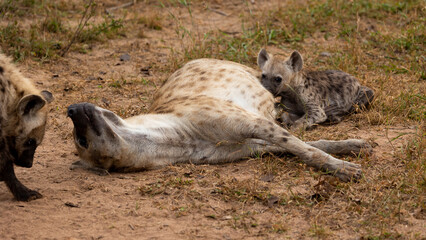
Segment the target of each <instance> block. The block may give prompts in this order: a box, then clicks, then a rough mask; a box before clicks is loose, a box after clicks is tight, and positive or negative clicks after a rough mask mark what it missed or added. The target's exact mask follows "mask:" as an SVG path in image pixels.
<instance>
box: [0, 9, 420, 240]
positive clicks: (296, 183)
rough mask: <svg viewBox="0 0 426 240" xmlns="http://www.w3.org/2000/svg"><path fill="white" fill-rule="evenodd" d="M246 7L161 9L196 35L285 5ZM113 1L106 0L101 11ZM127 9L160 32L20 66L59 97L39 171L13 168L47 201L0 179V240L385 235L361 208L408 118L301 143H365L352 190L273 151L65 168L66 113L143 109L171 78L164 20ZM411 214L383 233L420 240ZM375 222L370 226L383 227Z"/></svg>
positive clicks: (350, 122) (339, 129)
mask: <svg viewBox="0 0 426 240" xmlns="http://www.w3.org/2000/svg"><path fill="white" fill-rule="evenodd" d="M253 2H255V3H254V4H253V3H251V2H248V3H244V4H243V3H240V2H239V3H235V1H234V2H226V1H214V2H213V3H212V4H211V5H210V7H209V8H206V7H204V8H203V7H194V8H193V9H192V10H193V11H192V13H191V14H192V16H193V17H192V18H190V16H189V14H188V12H187V10H186V9H185V8H179V7H170V9H169V10H168V11H170V12H172V13H173V14H175V15H176V16H179V19H180V21H183V22H185V21H188V22H189V21H195V23H196V24H192V25H191V24H189V25H188V27H191V26H192V27H194V26H197V28H198V29H197V32H199V33H204V32H207V31H210V30H218V29H220V30H221V31H226V32H236V33H239V32H241V31H242V30H241V28H242V23H241V18H240V14H241V12H244V13H247V12H249V11H267V10H268V9H273V8H276V7H277V6H278V5H280V4H284V3H281V2H280V1H253ZM121 3H122V2H121ZM108 4H109V5H108ZM119 4H120V2H115V1H110V2H107V3H106V4H105V6H114V5H119ZM125 11H128V13H127V15H126V18H131V17H132V16H134V15H135V14H140V15H146V16H148V15H150V14H151V15H152V14H158V15H160V16H163V19H164V20H163V27H162V30H161V31H158V30H152V29H146V28H145V29H143V35H144V37H143V38H141V37H140V33H137V31H140V29H134V31H135V32H134V33H129V34H127V36H126V37H121V38H115V39H111V40H108V41H107V42H105V43H100V44H93V45H89V46H87V48H88V49H90V51H88V53H79V52H76V51H71V52H69V53H68V54H67V56H66V57H64V58H60V59H57V60H52V61H51V62H47V63H43V64H41V63H39V62H36V61H25V62H23V63H20V64H19V67H20V69H22V71H23V73H24V74H25V76H27V77H29V78H31V79H32V80H33V81H34V82H35V83H36V85H37V86H38V87H39V88H41V89H48V90H50V91H51V92H52V93H53V94H54V97H55V101H54V102H53V103H52V104H51V105H50V106H49V108H50V115H49V120H48V126H47V130H46V136H45V139H44V142H43V144H42V145H41V146H40V147H39V148H38V149H37V152H36V155H35V162H34V166H33V167H32V168H30V169H23V168H16V174H17V176H18V178H19V179H20V180H21V182H23V183H24V184H25V185H26V186H27V187H29V188H31V189H35V190H37V191H39V192H40V193H41V194H43V198H42V199H38V200H35V201H31V202H17V201H15V200H14V199H13V196H12V194H11V193H10V192H9V191H8V189H7V188H6V186H5V185H4V184H0V239H310V238H330V239H367V238H368V236H370V235H377V234H378V235H380V231H381V230H380V229H382V228H381V227H380V226H376V225H375V226H374V227H373V226H368V221H367V220H365V221H364V222H361V221H360V219H361V218H363V217H364V216H365V214H364V213H362V211H365V210H362V206H363V204H364V203H365V204H370V203H371V202H369V201H373V202H374V199H375V198H374V197H372V196H375V194H381V193H380V189H377V188H376V189H375V188H374V187H371V188H369V187H368V186H369V185H368V184H369V182H375V181H378V182H379V181H381V179H382V178H381V174H383V173H385V169H388V168H393V167H398V166H399V164H401V163H398V162H396V158H395V154H398V151H401V148H402V147H403V146H405V145H407V142H408V141H409V140H410V139H411V138H410V137H411V136H412V134H415V133H416V132H417V131H418V128H419V127H420V126H417V125H415V124H413V123H412V122H407V123H405V124H404V123H398V124H395V125H393V126H384V125H364V124H359V122H357V121H358V119H359V118H362V116H357V117H352V118H348V119H346V120H345V121H343V122H342V123H339V124H337V125H335V126H320V127H318V128H317V129H315V130H313V132H312V133H309V134H305V135H304V136H303V138H304V139H305V140H311V139H312V140H313V139H319V138H332V139H346V138H363V139H367V140H369V141H370V142H371V143H372V144H375V145H376V147H375V148H374V153H373V155H371V156H361V157H348V158H347V159H348V160H350V161H355V162H357V163H360V164H361V165H362V166H363V169H364V175H365V177H364V179H363V180H362V183H361V184H362V185H359V186H357V183H349V184H342V183H337V184H335V185H333V184H332V183H333V181H336V180H333V179H331V178H330V179H329V178H327V177H321V176H319V174H318V173H316V172H314V171H312V170H310V169H307V168H305V166H303V165H302V164H300V162H298V160H297V158H291V157H282V158H278V157H274V156H264V157H262V158H253V159H248V160H242V161H240V162H235V163H229V164H223V165H214V166H208V165H201V166H195V165H190V164H184V165H179V166H169V167H166V168H163V169H159V170H154V171H147V172H138V173H127V174H122V173H111V174H110V175H107V176H98V175H96V174H94V173H92V172H89V171H85V170H81V169H78V170H69V166H70V165H71V163H72V162H74V161H77V160H78V159H79V158H78V156H77V154H76V150H75V147H74V143H73V139H72V128H73V126H72V122H71V120H70V119H69V118H67V117H66V107H67V106H68V105H70V104H72V103H77V102H84V101H87V102H92V103H95V104H97V105H99V106H101V107H104V108H108V109H110V110H112V111H114V112H116V113H118V114H119V115H121V116H123V117H127V116H132V115H134V114H140V113H143V112H145V111H146V110H147V109H148V107H149V106H150V101H151V100H152V95H153V93H154V92H155V90H156V89H157V88H158V87H159V86H161V83H162V82H163V81H164V80H165V79H166V78H167V76H169V75H170V74H171V72H170V70H169V71H168V70H167V68H166V67H164V66H166V65H167V66H169V64H170V59H171V58H172V55H171V49H175V50H176V52H178V51H177V50H178V49H179V48H180V46H181V44H182V43H181V40H180V39H179V38H178V37H177V36H176V33H175V32H174V31H175V29H176V27H175V25H174V23H173V21H172V20H169V18H168V17H167V16H168V15H170V14H169V13H167V12H164V9H162V8H159V7H157V5H155V4H154V3H151V2H139V3H138V4H136V5H134V6H131V7H129V8H128V9H125ZM117 12H120V10H118V11H117ZM307 44H309V43H307ZM272 49H274V48H272ZM274 50H277V49H274ZM278 50H279V49H278ZM123 54H129V55H130V60H129V61H120V56H122V55H123ZM252 66H254V63H253V65H252ZM165 69H166V70H165ZM398 136H400V137H398ZM394 138H396V139H395V140H393V139H394ZM391 140H392V141H391ZM324 179H326V180H327V181H326V182H327V183H326V184H323V183H324ZM386 184H390V185H392V183H386ZM336 185H337V187H336ZM360 186H366V187H365V189H363V190H362V189H361V187H360ZM329 188H331V189H332V190H330V191H329V190H327V189H329ZM367 188H368V189H367ZM324 189H325V190H324ZM321 191H326V192H328V194H329V198H327V199H328V200H324V201H320V202H319V203H318V202H316V201H314V199H315V198H316V197H317V196H318V193H319V192H321ZM364 194H365V195H364ZM367 195H368V196H367ZM360 202H361V203H360ZM358 203H359V204H358ZM423 207H424V206H423ZM360 209H361V210H360ZM366 209H372V208H366ZM412 209H414V210H413V211H411V212H410V211H408V210H407V211H406V212H401V213H400V216H401V217H400V218H402V220H401V221H399V222H394V223H393V224H391V225H390V227H389V226H388V225H387V226H388V228H389V229H390V230H387V231H391V232H397V233H398V234H399V235H398V236H399V237H398V238H403V239H416V238H417V239H425V238H426V231H425V229H426V228H425V223H426V220H425V219H426V218H425V211H424V208H421V207H414V208H412ZM369 214H372V215H374V213H369ZM377 214H378V216H379V215H380V213H379V212H378V213H377ZM379 218H380V216H379ZM374 219H375V221H374V223H375V224H376V223H380V221H381V220H377V219H376V218H374ZM383 221H385V220H383ZM382 236H387V235H382ZM392 236H394V235H392ZM384 238H386V237H384ZM377 239H379V238H377Z"/></svg>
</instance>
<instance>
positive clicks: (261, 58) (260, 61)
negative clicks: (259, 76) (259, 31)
mask: <svg viewBox="0 0 426 240" xmlns="http://www.w3.org/2000/svg"><path fill="white" fill-rule="evenodd" d="M269 59H270V57H269V54H268V53H267V52H266V50H265V49H264V48H262V50H260V52H259V54H258V55H257V65H258V66H259V67H260V69H263V66H265V63H266V62H267V61H268V60H269Z"/></svg>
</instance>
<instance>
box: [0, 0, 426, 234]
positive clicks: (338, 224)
mask: <svg viewBox="0 0 426 240" xmlns="http://www.w3.org/2000/svg"><path fill="white" fill-rule="evenodd" d="M42 2H43V4H41V5H39V4H36V3H38V1H25V0H20V1H6V2H4V3H2V5H0V16H2V18H3V20H4V19H6V20H7V21H8V22H9V23H8V24H6V25H4V24H3V25H0V45H1V46H2V49H3V51H4V52H6V53H7V54H9V55H12V56H14V57H15V59H16V60H23V59H25V58H27V59H35V60H37V59H42V60H49V59H52V58H58V57H57V55H56V54H57V52H58V51H59V50H60V49H61V46H63V44H64V43H65V42H67V40H69V38H70V36H71V32H72V31H71V30H72V29H74V27H75V21H77V20H78V19H79V17H81V12H82V11H83V10H84V9H83V8H81V7H76V6H81V5H78V4H76V5H73V4H66V3H64V2H58V3H56V1H42ZM256 4H259V5H260V4H266V2H262V1H256ZM222 5H223V6H225V7H224V9H225V10H223V9H221V10H223V11H222V12H225V13H226V12H227V14H230V12H231V9H234V15H235V14H236V13H235V12H237V13H238V14H239V15H238V19H240V20H241V23H242V24H241V25H240V26H239V27H238V29H237V30H236V31H235V32H233V31H224V29H222V26H218V27H217V28H215V27H209V26H207V27H206V25H203V23H205V21H206V20H205V19H204V20H205V21H201V20H200V18H197V16H200V15H201V16H202V15H203V14H207V13H210V14H216V13H215V12H213V13H211V11H209V9H213V8H215V7H217V6H219V7H220V6H222ZM138 8H150V11H149V14H148V15H143V16H141V15H140V14H139V12H138V11H137V9H138ZM23 9H31V11H22V10H23ZM235 9H237V10H235ZM265 9H266V10H264V11H259V10H258V9H257V5H252V4H251V3H250V1H247V2H246V1H243V4H242V3H241V1H238V2H237V1H231V2H227V3H225V2H224V1H207V2H205V1H192V2H189V1H172V0H168V1H141V3H138V4H137V5H136V6H135V8H134V9H132V8H129V9H122V10H120V11H117V12H116V13H115V15H116V18H112V17H110V16H104V15H103V13H102V12H101V11H100V10H98V11H97V12H96V14H95V16H94V20H93V22H91V23H90V25H89V26H88V27H87V28H85V29H86V32H84V34H82V36H81V39H80V41H79V43H78V44H77V45H76V47H75V48H73V49H72V51H74V52H80V53H82V54H85V53H90V52H91V51H92V47H91V46H102V47H105V46H106V47H114V48H115V47H116V46H115V45H114V43H111V40H110V42H108V39H115V38H120V36H123V35H125V36H126V37H127V38H129V39H132V38H144V39H148V40H152V39H153V36H155V37H156V39H155V40H157V41H159V42H160V43H159V44H158V45H154V44H153V46H159V45H161V46H162V47H158V48H157V49H154V50H153V49H151V48H149V50H147V51H145V52H143V53H141V52H138V51H139V49H138V47H139V46H137V47H134V46H131V47H128V46H127V48H125V47H122V46H120V47H122V48H125V49H126V50H129V51H130V52H132V51H133V52H134V53H135V54H132V57H133V56H134V55H136V53H138V54H139V55H143V54H147V55H148V54H153V53H152V52H155V51H159V52H160V51H163V52H164V51H166V52H167V53H168V55H167V57H165V61H164V62H160V61H156V62H155V61H154V59H155V60H157V59H158V58H161V55H158V56H157V55H155V56H154V57H152V58H149V60H152V62H151V63H149V66H147V63H146V62H144V63H143V64H145V65H137V68H138V69H137V70H136V71H140V69H141V68H142V69H145V70H144V71H148V70H146V69H149V71H150V72H152V73H153V74H145V75H144V74H141V73H137V74H136V73H135V74H133V75H132V74H130V75H129V74H127V75H124V74H123V75H122V74H121V73H120V72H119V71H118V72H115V73H111V74H110V73H108V74H106V75H99V76H100V77H101V79H97V78H96V77H97V76H92V75H91V73H90V72H89V71H88V70H87V71H86V72H85V71H83V70H80V69H79V70H78V71H79V72H78V75H79V76H80V78H81V79H83V80H79V81H70V82H66V83H65V84H63V85H61V84H57V85H54V90H55V91H56V92H58V93H61V94H63V91H66V93H67V94H66V95H65V94H63V96H64V99H63V100H59V101H60V103H59V104H58V105H59V107H58V108H59V109H60V110H63V109H64V108H65V107H66V105H67V104H69V103H71V102H70V101H77V100H78V101H91V102H94V103H97V104H98V105H100V106H102V107H106V108H109V109H111V110H113V111H115V112H117V113H118V114H119V115H121V116H122V117H128V116H132V115H135V114H140V113H143V112H145V111H146V108H147V106H149V104H150V101H151V100H152V95H153V92H154V91H155V89H156V88H157V86H159V85H161V83H162V82H163V81H164V80H165V79H166V77H167V76H168V75H170V74H171V73H172V72H173V71H174V70H176V69H177V68H178V67H180V66H181V65H182V64H184V63H185V62H187V61H188V60H191V59H196V58H201V57H213V58H220V59H228V60H232V61H237V62H241V63H244V64H247V65H250V66H253V67H255V63H256V55H257V52H258V51H259V49H260V48H261V47H267V48H268V49H270V51H271V52H275V53H277V54H289V53H290V52H291V51H292V50H294V49H297V50H299V51H300V52H301V53H302V54H303V56H304V59H305V62H306V66H307V67H309V68H313V69H330V68H332V69H340V70H343V71H346V72H349V73H351V74H353V75H354V76H356V77H358V78H359V79H360V81H361V82H362V83H363V84H365V85H367V86H369V87H371V88H373V89H374V90H375V92H376V99H375V101H374V103H373V105H372V107H371V109H369V110H363V111H361V113H358V114H355V115H352V116H350V117H348V118H347V119H346V120H345V121H344V123H342V124H339V125H337V126H329V127H325V126H320V127H318V128H317V129H315V130H313V131H311V132H303V133H300V135H299V136H300V137H301V138H302V139H304V140H314V139H319V138H329V139H344V138H348V137H354V136H357V137H358V136H366V135H367V136H370V137H371V135H368V133H369V132H370V131H372V132H375V133H378V134H383V131H382V130H381V129H387V130H386V131H384V135H383V136H377V137H376V136H373V137H371V139H369V140H370V141H371V142H376V141H377V142H378V144H379V146H378V148H380V146H381V144H387V145H389V146H390V147H389V148H386V149H380V150H376V151H379V152H380V154H378V155H376V156H358V157H348V158H347V159H348V160H350V161H354V162H357V163H361V164H362V165H363V167H364V169H365V175H364V177H363V178H362V179H361V180H360V182H358V183H340V182H338V181H337V180H336V179H335V178H333V177H329V176H324V175H322V174H320V173H317V172H313V171H312V170H311V169H307V168H306V167H305V166H303V165H301V164H299V163H298V162H297V159H293V158H291V157H288V156H282V157H281V158H280V157H275V156H270V155H267V154H265V155H264V156H258V157H257V158H254V159H251V160H249V161H248V162H247V161H246V162H242V163H238V164H228V165H223V166H193V165H182V166H174V167H169V168H167V169H166V170H165V171H164V172H163V173H161V174H162V175H161V176H160V177H159V178H158V179H161V180H155V181H152V182H145V183H142V184H141V185H140V187H139V189H138V191H139V193H140V195H141V198H142V199H148V200H141V201H151V202H152V204H153V205H154V206H155V207H156V208H158V209H161V210H164V211H166V212H168V213H171V214H172V217H173V218H182V217H185V216H190V215H193V216H198V217H200V216H201V218H206V219H208V220H209V221H210V223H211V225H212V226H215V227H216V228H224V229H227V228H231V229H233V230H235V231H237V232H238V231H240V232H243V233H245V234H246V236H252V237H259V238H274V237H275V238H281V237H282V238H285V237H286V236H287V237H289V238H319V239H329V238H345V239H347V238H352V237H355V236H356V237H359V238H360V239H419V238H421V237H425V232H424V231H425V230H424V229H425V228H424V226H425V221H426V214H425V213H426V205H425V194H426V172H425V168H426V156H425V145H426V137H425V136H426V135H425V129H426V128H425V117H426V109H425V100H426V95H425V92H426V89H425V87H426V85H425V79H426V73H425V69H426V67H425V56H426V54H425V49H426V46H425V41H426V37H425V25H424V22H425V20H426V19H425V17H426V15H425V11H426V8H425V5H424V2H423V1H415V0H413V1H403V2H401V1H394V0H386V1H378V0H377V1H366V0H356V1H344V0H338V1H326V0H315V1H302V2H300V1H296V0H289V1H286V5H285V6H282V7H280V8H276V7H271V8H265ZM48 13H49V14H48ZM32 17H36V19H37V21H35V23H32V24H28V21H27V20H26V19H29V18H32ZM22 19H23V20H22ZM67 19H72V21H74V24H71V23H70V22H68V20H67ZM3 23H4V21H3ZM28 26H30V27H28ZM170 39H172V40H173V41H170ZM148 40H147V42H149V41H148ZM102 44H104V45H102ZM149 44H150V43H149ZM150 51H151V52H150ZM322 52H328V53H330V55H331V56H329V57H324V56H321V55H320V53H322ZM114 54H115V55H114ZM114 54H112V55H114V57H117V55H118V54H117V53H114ZM58 59H59V60H60V61H62V63H67V59H66V58H65V59H60V58H58ZM143 60H145V55H144V58H143ZM147 61H148V60H147ZM109 64H113V63H109ZM88 77H95V80H90V81H88V80H87V78H88ZM65 89H66V90H65ZM88 89H89V90H88ZM85 93H86V94H85ZM88 93H90V95H89V94H88ZM120 101H121V102H124V105H122V104H120V103H117V102H120ZM400 127H402V128H404V129H405V130H407V129H408V130H409V131H401V133H399V132H398V130H394V129H398V128H400ZM409 127H411V128H409ZM59 129H60V128H59V127H58V131H62V130H59ZM361 133H363V134H364V135H358V134H361ZM64 134H66V133H64ZM392 134H393V135H392ZM68 137H70V136H68ZM380 139H381V140H380ZM383 139H385V140H384V141H382V140H383ZM379 140H380V141H381V142H380V141H379ZM400 140H403V141H402V143H403V144H400V143H398V144H397V143H396V142H398V141H400ZM230 166H231V167H230ZM135 208H137V204H136V207H135ZM296 219H297V221H298V222H295V221H296ZM208 227H209V225H207V224H206V225H203V228H204V229H205V228H208ZM404 228H406V229H408V230H406V229H404ZM298 229H302V230H298ZM186 236H192V237H193V236H194V235H191V234H188V235H186Z"/></svg>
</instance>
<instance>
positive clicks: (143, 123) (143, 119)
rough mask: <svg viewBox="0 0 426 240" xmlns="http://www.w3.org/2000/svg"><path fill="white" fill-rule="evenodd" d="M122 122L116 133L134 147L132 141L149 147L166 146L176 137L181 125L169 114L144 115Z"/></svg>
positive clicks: (178, 120)
mask: <svg viewBox="0 0 426 240" xmlns="http://www.w3.org/2000/svg"><path fill="white" fill-rule="evenodd" d="M124 121H125V124H124V126H123V127H121V128H120V130H119V131H118V132H116V133H117V134H118V135H119V136H120V138H122V139H123V140H124V141H126V142H129V143H130V145H134V141H137V142H140V141H144V142H145V143H146V144H149V145H150V146H154V145H163V144H166V143H167V142H169V141H172V139H174V138H175V137H176V136H177V135H178V131H179V128H180V125H181V124H180V122H181V120H180V119H179V118H176V117H175V116H173V115H170V114H146V115H140V116H135V117H131V118H128V119H125V120H124Z"/></svg>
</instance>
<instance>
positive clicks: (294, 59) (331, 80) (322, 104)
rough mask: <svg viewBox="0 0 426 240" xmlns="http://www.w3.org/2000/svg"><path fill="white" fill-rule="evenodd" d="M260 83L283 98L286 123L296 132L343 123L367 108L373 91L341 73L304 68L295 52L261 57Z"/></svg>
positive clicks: (263, 52) (260, 55) (348, 75)
mask: <svg viewBox="0 0 426 240" xmlns="http://www.w3.org/2000/svg"><path fill="white" fill-rule="evenodd" d="M258 65H259V67H260V69H261V70H262V75H261V83H262V85H263V86H264V87H265V88H266V89H267V90H268V91H270V92H271V93H272V94H273V95H274V96H275V97H281V104H280V106H281V107H282V108H283V109H284V110H285V113H284V114H283V115H282V116H281V119H282V120H283V123H285V124H288V125H291V126H292V128H293V129H299V128H304V129H305V128H310V127H312V126H314V125H315V124H319V123H323V122H325V121H330V122H340V121H341V119H342V116H344V115H346V114H348V113H351V112H354V111H355V109H356V108H364V107H368V105H369V104H370V102H371V101H372V100H373V98H374V92H373V90H371V89H370V88H368V87H365V86H361V85H360V83H359V82H358V80H357V79H356V78H355V77H353V76H351V75H350V74H348V73H345V72H342V71H338V70H327V71H309V70H304V69H303V60H302V56H301V55H300V54H299V53H298V52H297V51H295V52H293V53H292V54H291V56H290V57H289V58H288V59H283V58H280V57H279V56H273V55H271V54H268V53H267V52H266V50H265V49H262V50H261V51H260V52H259V55H258Z"/></svg>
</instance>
